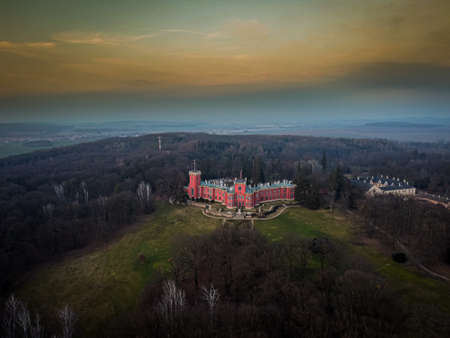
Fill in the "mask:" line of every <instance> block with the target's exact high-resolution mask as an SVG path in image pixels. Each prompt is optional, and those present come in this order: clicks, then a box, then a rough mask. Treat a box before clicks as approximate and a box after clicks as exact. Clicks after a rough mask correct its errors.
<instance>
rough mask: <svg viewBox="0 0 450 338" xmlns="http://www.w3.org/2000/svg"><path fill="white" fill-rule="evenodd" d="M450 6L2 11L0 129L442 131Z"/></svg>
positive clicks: (29, 7)
mask: <svg viewBox="0 0 450 338" xmlns="http://www.w3.org/2000/svg"><path fill="white" fill-rule="evenodd" d="M448 13H450V2H448V1H445V0H432V1H427V2H425V1H418V0H400V1H387V0H380V1H371V2H370V3H369V2H366V1H364V2H362V1H355V0H348V1H332V0H318V1H282V2H278V3H274V2H271V1H263V0H258V1H226V2H219V1H188V0H184V1H131V2H128V1H127V2H124V1H108V2H107V3H99V2H94V1H77V2H68V3H62V2H60V1H51V0H43V1H39V2H33V1H21V3H20V4H18V3H17V2H13V1H4V2H2V3H1V4H0V64H1V65H2V66H3V67H2V76H1V77H0V122H18V121H21V122H27V121H47V122H67V121H72V122H79V121H115V120H160V121H191V120H199V121H207V122H232V121H233V120H235V121H237V122H252V121H256V122H258V123H263V122H276V121H280V122H283V121H295V122H298V121H302V120H305V121H328V122H330V121H344V120H355V121H356V120H357V121H371V120H388V121H392V120H401V121H403V120H410V119H411V120H413V121H422V122H423V121H427V120H429V121H430V122H432V120H437V121H442V120H448V119H449V117H450V21H449V20H448Z"/></svg>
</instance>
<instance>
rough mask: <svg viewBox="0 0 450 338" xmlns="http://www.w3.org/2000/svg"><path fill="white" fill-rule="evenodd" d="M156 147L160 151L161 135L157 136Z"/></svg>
mask: <svg viewBox="0 0 450 338" xmlns="http://www.w3.org/2000/svg"><path fill="white" fill-rule="evenodd" d="M158 149H159V152H161V136H158Z"/></svg>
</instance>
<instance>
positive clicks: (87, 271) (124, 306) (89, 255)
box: [18, 205, 450, 336]
mask: <svg viewBox="0 0 450 338" xmlns="http://www.w3.org/2000/svg"><path fill="white" fill-rule="evenodd" d="M218 225H220V221H219V220H214V219H211V218H207V217H204V216H202V215H201V210H200V209H197V208H192V207H191V208H179V207H172V206H168V205H162V206H160V207H158V209H157V211H156V212H155V213H154V214H153V215H151V216H148V217H144V218H143V219H142V220H141V221H140V222H139V223H137V224H135V225H133V226H131V227H130V228H128V229H126V230H125V231H124V233H123V234H122V235H120V236H118V239H116V240H114V241H112V243H110V244H108V245H106V246H104V247H101V248H97V249H90V250H89V249H88V250H82V251H80V252H77V253H74V254H72V255H70V256H68V257H66V258H65V259H64V260H62V261H61V262H58V263H54V264H47V265H45V266H42V267H40V268H38V269H36V270H35V271H34V272H33V273H31V275H30V276H29V278H28V280H27V282H26V283H25V284H24V285H23V286H22V288H21V289H20V290H19V292H18V295H19V296H20V297H21V298H23V299H24V300H26V301H27V302H29V303H31V304H33V305H35V306H38V307H39V308H40V309H41V311H42V312H43V313H54V310H55V308H57V307H60V306H62V305H63V304H65V303H69V304H71V305H72V306H73V307H74V309H75V311H76V312H77V314H78V316H79V317H80V323H83V325H82V326H83V329H84V330H85V332H84V333H86V334H88V335H90V336H95V332H96V330H97V329H98V328H100V327H101V326H102V324H104V323H106V322H107V321H109V322H111V319H112V320H113V319H114V318H115V317H116V316H120V315H121V314H123V313H124V312H126V311H127V310H132V309H133V308H134V307H135V305H136V300H137V298H138V296H139V295H140V293H141V292H142V290H143V288H144V286H145V285H146V283H148V281H149V280H151V278H152V276H154V274H155V272H156V271H157V270H158V269H161V270H166V269H167V268H168V261H167V260H168V258H169V257H170V249H171V239H172V238H173V237H174V236H176V235H177V234H180V233H181V234H182V233H188V234H200V233H204V232H208V231H211V230H213V229H214V228H215V227H216V226H218ZM255 227H256V228H257V229H258V230H260V231H261V232H262V233H263V234H265V235H266V236H267V237H268V238H270V239H272V240H280V239H281V238H283V237H285V236H289V235H290V234H298V235H299V236H302V237H308V238H313V237H318V236H324V235H326V236H329V237H332V238H334V239H336V240H338V241H340V242H342V243H344V245H345V246H347V247H348V248H349V249H350V250H352V251H353V252H354V253H355V254H360V255H362V256H364V257H366V258H367V260H368V261H370V262H371V263H372V264H373V265H374V268H375V269H376V270H378V271H379V272H380V273H381V274H382V275H384V276H385V277H386V278H388V279H389V280H390V281H391V282H392V284H393V285H394V286H395V287H396V288H398V289H399V290H401V291H402V294H404V295H405V296H406V297H407V298H406V299H407V300H412V301H416V300H417V301H421V302H427V303H431V304H438V305H440V306H441V307H442V308H444V309H447V310H449V311H450V307H449V304H450V285H448V284H445V283H443V282H440V281H436V280H433V279H430V278H428V277H425V276H423V275H421V274H420V273H418V272H417V271H415V269H414V267H411V266H407V265H401V264H397V263H394V262H392V260H391V259H390V258H389V257H386V256H385V255H383V254H382V253H380V252H379V251H377V249H375V248H373V247H371V246H356V245H353V244H351V241H350V238H351V226H350V225H349V223H348V222H347V221H346V220H345V218H343V217H335V216H333V215H331V214H330V213H329V212H328V211H324V210H320V211H311V210H307V209H303V208H290V209H288V210H287V211H286V212H285V213H284V214H283V215H281V216H280V217H278V218H276V219H274V220H270V221H257V222H256V223H255ZM141 255H143V257H145V262H142V261H141V259H140V258H139V257H140V256H141ZM39 305H40V306H39Z"/></svg>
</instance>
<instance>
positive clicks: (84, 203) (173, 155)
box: [0, 133, 450, 289]
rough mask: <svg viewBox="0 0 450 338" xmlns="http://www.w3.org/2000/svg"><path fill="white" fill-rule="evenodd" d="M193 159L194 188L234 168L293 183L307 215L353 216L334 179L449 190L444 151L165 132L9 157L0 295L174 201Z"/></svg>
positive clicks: (4, 165)
mask: <svg viewBox="0 0 450 338" xmlns="http://www.w3.org/2000/svg"><path fill="white" fill-rule="evenodd" d="M158 136H161V137H162V149H163V151H162V152H159V151H158V146H157V145H158V143H157V137H158ZM194 159H195V160H197V163H198V167H199V168H200V169H201V170H202V177H203V178H204V179H205V178H206V179H208V178H214V177H238V176H239V173H240V170H241V169H242V170H243V174H244V176H246V177H249V179H250V180H251V182H253V183H257V182H261V181H265V180H278V179H283V178H289V179H295V178H297V182H298V184H299V186H300V187H301V188H302V189H301V190H299V191H298V196H303V197H302V198H303V199H304V201H303V202H304V203H305V205H306V204H308V205H307V206H310V207H312V208H317V207H323V206H326V207H334V206H335V205H336V203H338V204H339V203H341V204H342V205H347V206H349V207H353V204H354V199H355V194H354V193H353V192H352V190H351V189H349V188H348V187H347V186H346V183H345V180H344V181H342V180H341V178H342V175H343V174H346V173H356V174H357V173H361V172H371V171H373V170H375V169H373V168H379V169H376V170H379V172H380V173H386V174H390V175H393V174H394V173H395V175H398V176H400V177H406V178H408V179H409V180H410V182H413V183H416V182H417V184H420V187H422V188H426V189H428V190H429V191H430V192H436V193H445V192H448V191H449V185H450V183H449V182H450V181H449V177H450V170H449V168H450V155H449V150H448V147H447V146H446V145H445V144H432V145H429V144H403V143H396V142H388V141H384V140H353V139H331V138H315V137H302V136H218V135H207V134H188V133H173V134H161V135H148V136H143V137H136V138H112V139H108V140H102V141H98V142H93V143H86V144H80V145H76V146H70V147H64V148H56V149H52V150H46V151H37V152H34V153H31V154H24V155H19V156H14V157H10V158H6V159H2V160H0V286H1V287H2V288H6V289H7V286H8V285H9V282H11V281H13V280H14V279H15V277H16V275H17V274H18V273H20V272H21V271H24V270H26V269H28V268H30V267H31V266H33V265H34V264H36V263H38V262H42V261H45V260H47V259H48V258H50V257H52V256H55V255H61V254H62V253H64V252H67V251H68V250H72V249H75V248H80V247H83V246H85V245H87V244H88V243H90V242H92V241H95V240H98V239H104V238H107V237H108V236H109V235H110V234H111V233H113V232H114V231H115V229H118V228H119V227H121V226H123V225H125V224H128V223H130V222H133V220H134V219H135V218H136V217H137V216H138V215H139V214H141V213H143V212H151V210H152V202H151V200H152V199H159V198H162V199H167V198H168V197H174V198H175V199H177V200H180V201H182V200H183V199H184V198H185V194H184V191H183V187H184V185H185V184H186V183H187V170H188V169H190V168H192V161H193V160H194ZM338 167H339V168H340V169H339V172H337V169H336V168H338ZM299 168H300V169H299ZM302 171H303V172H302ZM333 175H334V177H333ZM301 180H303V181H301ZM436 182H437V183H436ZM140 187H141V188H140ZM142 187H145V188H142ZM140 190H141V193H139V191H140ZM144 190H145V194H144V193H143V191H144ZM147 191H148V192H150V191H151V193H149V195H148V196H150V195H151V197H150V198H149V200H148V201H147V202H146V204H145V205H143V204H142V198H143V196H144V195H145V196H147ZM145 198H147V197H145Z"/></svg>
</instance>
